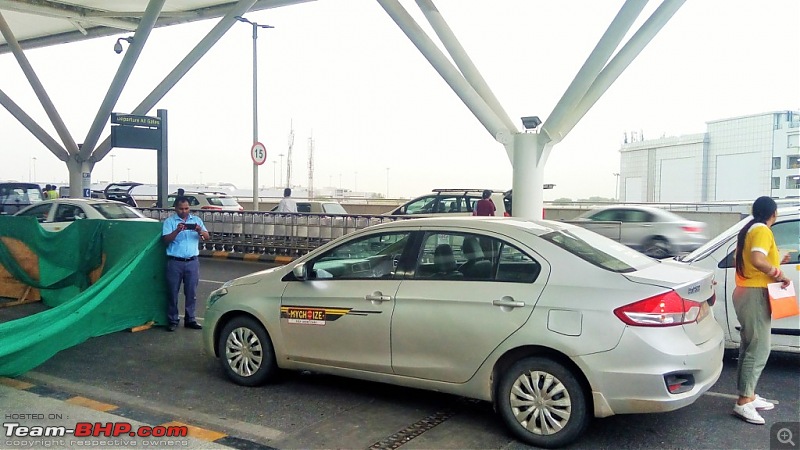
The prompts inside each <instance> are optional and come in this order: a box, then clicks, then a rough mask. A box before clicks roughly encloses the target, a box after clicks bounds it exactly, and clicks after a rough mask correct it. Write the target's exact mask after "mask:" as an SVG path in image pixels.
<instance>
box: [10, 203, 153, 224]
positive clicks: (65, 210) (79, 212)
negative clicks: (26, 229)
mask: <svg viewBox="0 0 800 450" xmlns="http://www.w3.org/2000/svg"><path fill="white" fill-rule="evenodd" d="M14 215H15V216H33V217H36V219H37V220H38V221H39V225H41V226H42V228H44V229H45V230H47V231H61V230H63V229H64V228H66V227H68V226H69V225H71V224H72V222H75V221H76V220H81V219H104V220H109V219H116V220H140V221H148V222H152V221H155V219H150V218H148V217H145V216H144V215H143V214H142V213H140V212H139V211H138V210H136V209H133V208H131V207H130V206H128V205H126V204H124V203H121V202H117V201H113V200H98V199H88V198H59V199H54V200H45V201H42V202H39V203H36V204H33V205H31V206H28V207H27V208H25V209H23V210H20V211H19V212H17V213H16V214H14Z"/></svg>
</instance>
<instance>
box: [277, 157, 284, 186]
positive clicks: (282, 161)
mask: <svg viewBox="0 0 800 450" xmlns="http://www.w3.org/2000/svg"><path fill="white" fill-rule="evenodd" d="M278 156H280V157H281V186H283V153H280V154H278Z"/></svg>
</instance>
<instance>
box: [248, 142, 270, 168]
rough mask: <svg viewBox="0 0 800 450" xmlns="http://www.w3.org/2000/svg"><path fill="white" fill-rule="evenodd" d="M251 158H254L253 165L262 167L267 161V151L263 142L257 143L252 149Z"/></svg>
mask: <svg viewBox="0 0 800 450" xmlns="http://www.w3.org/2000/svg"><path fill="white" fill-rule="evenodd" d="M250 157H251V158H253V164H255V165H258V166H260V165H262V164H264V163H265V162H266V161H267V149H266V148H265V147H264V144H262V143H261V142H256V143H255V144H253V146H252V147H251V148H250Z"/></svg>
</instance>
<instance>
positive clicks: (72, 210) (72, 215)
mask: <svg viewBox="0 0 800 450" xmlns="http://www.w3.org/2000/svg"><path fill="white" fill-rule="evenodd" d="M85 218H86V213H85V212H83V209H81V207H80V206H76V205H70V204H66V203H62V204H60V205H58V206H57V207H56V215H55V217H54V218H53V222H73V221H75V219H85Z"/></svg>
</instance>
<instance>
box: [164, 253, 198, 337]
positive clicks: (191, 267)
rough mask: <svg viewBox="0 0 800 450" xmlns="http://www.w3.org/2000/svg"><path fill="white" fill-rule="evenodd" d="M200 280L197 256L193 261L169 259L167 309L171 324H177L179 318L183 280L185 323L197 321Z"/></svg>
mask: <svg viewBox="0 0 800 450" xmlns="http://www.w3.org/2000/svg"><path fill="white" fill-rule="evenodd" d="M199 281H200V261H198V258H197V257H195V258H194V259H193V260H191V261H177V260H174V259H167V285H168V286H169V308H168V309H167V319H168V320H169V323H171V324H177V323H178V322H179V321H180V319H179V318H178V293H179V292H180V288H181V282H183V293H184V296H185V297H186V304H185V314H184V317H183V323H184V324H186V323H192V322H195V321H196V318H195V316H194V310H195V304H196V303H197V297H196V295H195V292H196V291H197V284H198V282H199Z"/></svg>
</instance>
